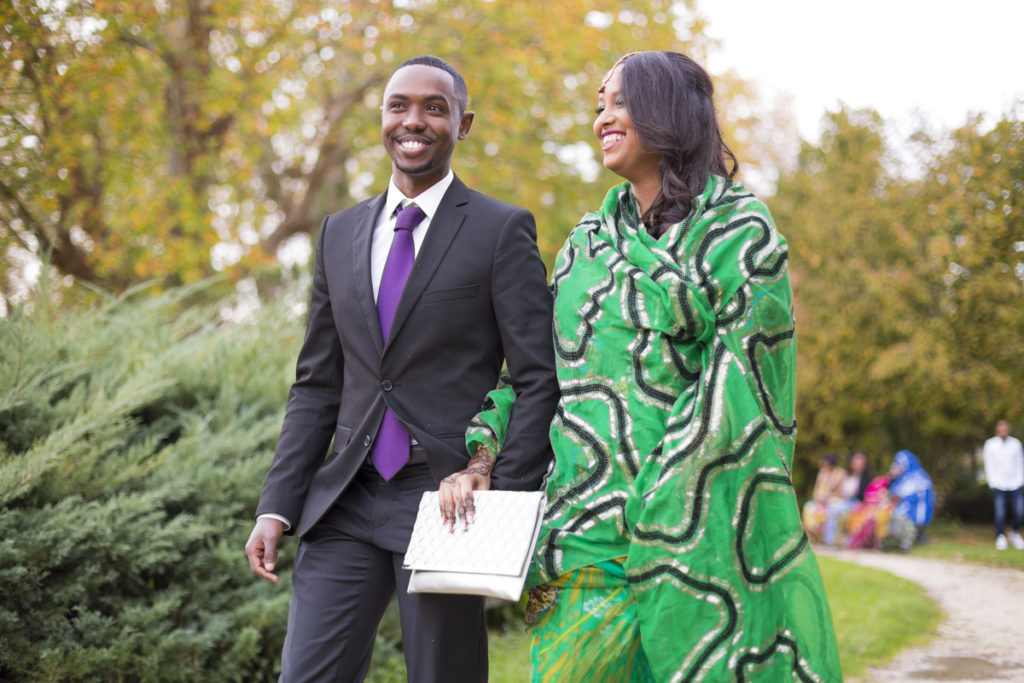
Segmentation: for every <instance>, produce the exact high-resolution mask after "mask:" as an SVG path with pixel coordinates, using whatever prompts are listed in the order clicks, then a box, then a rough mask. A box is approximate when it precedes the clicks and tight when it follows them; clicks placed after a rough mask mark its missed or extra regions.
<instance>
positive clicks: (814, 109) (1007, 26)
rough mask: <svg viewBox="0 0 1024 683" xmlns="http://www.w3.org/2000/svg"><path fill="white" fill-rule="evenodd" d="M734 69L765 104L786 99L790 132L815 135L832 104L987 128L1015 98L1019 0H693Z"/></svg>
mask: <svg viewBox="0 0 1024 683" xmlns="http://www.w3.org/2000/svg"><path fill="white" fill-rule="evenodd" d="M697 9H698V11H699V12H700V13H701V14H702V15H703V16H705V17H706V18H707V19H708V22H709V27H708V31H707V33H708V35H710V36H711V37H713V38H717V39H719V40H720V41H721V42H720V49H719V50H718V51H717V53H715V54H713V55H712V56H711V58H710V59H709V62H708V65H707V66H708V67H709V70H710V71H712V72H720V71H723V70H725V69H727V68H730V67H731V68H733V69H735V70H736V71H737V73H738V74H739V75H740V76H742V77H744V78H746V79H747V80H751V81H753V82H754V83H755V84H757V86H758V88H759V90H760V92H761V93H762V95H763V96H764V97H766V98H767V99H769V100H770V99H771V98H772V97H773V96H774V95H775V94H778V93H789V94H791V95H792V97H793V109H794V113H795V114H796V117H797V124H798V128H799V131H800V134H801V136H802V137H804V139H807V140H810V141H817V140H818V137H819V134H820V132H821V125H820V122H821V117H822V115H823V114H824V112H825V111H826V110H833V111H834V110H835V109H837V108H838V106H839V104H840V102H842V103H844V104H846V105H848V106H852V107H871V108H873V109H875V110H877V111H878V112H879V113H880V114H881V115H882V116H883V117H885V118H886V119H888V120H891V121H894V122H909V121H910V120H911V117H912V114H913V112H915V111H918V112H920V113H922V114H924V115H925V118H926V120H927V121H928V123H929V125H930V126H942V127H944V128H954V127H957V126H960V125H962V124H963V123H964V122H965V121H966V119H967V115H968V113H969V112H983V113H986V114H991V116H987V117H986V121H987V122H989V123H992V122H993V121H994V120H995V119H996V118H997V117H998V116H999V115H1001V114H1003V113H1005V112H1007V111H1008V110H1009V109H1010V106H1011V105H1012V104H1013V102H1014V101H1015V100H1017V99H1024V36H1022V31H1024V0H858V1H857V2H837V1H835V0H698V3H697Z"/></svg>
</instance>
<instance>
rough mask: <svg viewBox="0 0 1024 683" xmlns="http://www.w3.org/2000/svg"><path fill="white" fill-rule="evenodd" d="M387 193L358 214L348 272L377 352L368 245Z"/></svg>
mask: <svg viewBox="0 0 1024 683" xmlns="http://www.w3.org/2000/svg"><path fill="white" fill-rule="evenodd" d="M386 198H387V193H386V192H385V193H384V194H382V195H380V196H379V197H377V198H376V199H374V200H373V201H372V202H370V203H368V204H367V205H366V207H365V211H364V213H363V215H362V216H360V217H359V219H358V220H357V224H356V229H355V237H354V239H353V240H352V257H353V263H352V274H353V278H354V280H355V289H356V297H357V299H358V300H359V309H360V310H361V311H362V312H363V318H364V319H365V321H366V327H367V329H368V330H369V332H370V338H371V339H372V340H373V343H374V344H375V345H376V347H377V353H381V352H383V350H384V340H383V339H382V338H381V334H380V319H379V318H378V317H377V302H376V301H374V298H373V276H372V274H371V272H370V248H371V245H372V244H373V230H374V228H375V227H377V217H378V216H380V212H381V209H382V207H383V206H384V201H385V199H386Z"/></svg>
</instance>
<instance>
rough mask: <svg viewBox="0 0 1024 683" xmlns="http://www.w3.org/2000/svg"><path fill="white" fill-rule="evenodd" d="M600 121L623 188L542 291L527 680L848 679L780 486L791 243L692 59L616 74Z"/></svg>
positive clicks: (607, 83)
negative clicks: (548, 308) (551, 346)
mask: <svg viewBox="0 0 1024 683" xmlns="http://www.w3.org/2000/svg"><path fill="white" fill-rule="evenodd" d="M596 113H597V118H596V119H595V121H594V133H595V134H596V135H597V136H598V138H599V139H600V141H601V149H602V151H603V155H604V165H605V166H606V167H607V168H608V169H610V170H612V171H613V172H615V173H616V174H617V175H619V176H621V177H622V178H624V179H625V180H626V182H624V183H622V184H621V185H618V186H616V187H613V188H612V189H611V191H609V192H608V195H607V197H606V198H605V200H604V203H603V205H602V206H601V208H600V210H599V211H596V212H593V213H588V214H587V215H585V216H584V217H583V218H582V219H581V220H580V222H579V224H578V225H577V226H576V228H575V229H574V230H573V231H572V233H571V234H570V235H569V237H568V239H567V241H566V243H565V246H564V247H563V248H562V251H561V253H560V254H559V256H558V259H557V262H556V265H555V270H554V272H553V276H552V289H553V292H554V295H555V318H554V339H555V346H556V356H557V362H558V380H559V385H560V387H561V395H562V397H561V402H560V404H559V406H558V410H557V413H556V416H555V420H554V422H553V424H552V427H551V441H552V445H553V447H554V453H555V463H554V468H553V471H552V472H551V474H550V477H549V479H548V481H547V494H548V504H547V508H546V511H545V517H544V526H543V528H542V530H541V538H540V541H539V544H538V547H537V551H536V557H535V566H534V568H533V571H532V574H531V578H530V582H529V583H530V586H531V588H530V592H529V596H530V597H529V603H528V607H527V620H528V621H529V622H530V623H531V633H532V645H533V646H532V659H533V665H534V680H536V681H591V680H593V681H688V680H714V681H719V680H723V681H727V680H741V681H742V680H755V681H761V680H787V681H788V680H802V681H817V680H821V681H836V680H839V679H840V673H839V664H838V659H837V656H836V647H835V639H834V636H833V632H832V623H831V617H830V615H829V610H828V605H827V603H826V601H825V596H824V591H823V589H822V585H821V578H820V576H819V573H818V568H817V564H816V562H815V559H814V557H813V555H812V554H811V551H810V548H809V546H808V541H807V537H806V535H805V534H804V531H803V528H802V527H801V524H800V512H799V509H798V507H797V502H796V499H795V496H794V493H793V489H792V484H791V481H790V465H791V462H792V456H793V444H794V438H795V430H796V424H795V421H794V416H793V413H794V382H795V358H796V353H795V351H796V347H795V338H794V325H793V315H792V302H791V290H790V285H789V276H788V271H787V265H786V262H787V249H786V243H785V241H784V240H783V238H782V236H781V235H780V234H779V233H778V232H777V231H776V229H775V226H774V224H773V222H772V219H771V216H770V214H769V213H768V209H767V208H766V207H765V206H764V204H762V203H761V202H759V201H758V200H757V199H756V198H755V197H754V196H753V195H752V194H750V193H749V192H748V191H747V190H745V189H744V188H743V187H741V186H740V185H739V184H737V183H736V182H734V181H733V180H732V178H733V176H734V175H735V172H736V166H737V165H736V160H735V157H734V156H733V154H732V152H731V151H730V150H729V149H728V147H727V146H726V145H725V143H724V142H723V140H722V136H721V133H720V130H719V127H718V123H717V121H716V117H715V110H714V104H713V100H712V85H711V80H710V78H709V77H708V75H707V73H706V72H705V71H704V70H703V69H702V68H701V67H700V66H699V65H697V64H696V63H695V62H693V61H692V60H691V59H689V58H688V57H686V56H684V55H681V54H678V53H672V52H643V53H636V54H631V55H627V56H626V57H623V58H622V59H621V60H620V61H619V62H618V63H616V64H615V66H614V67H613V68H612V70H611V71H610V72H609V73H608V75H607V76H606V78H605V80H604V83H603V85H602V87H601V89H600V91H599V93H598V107H597V111H596ZM727 159H728V160H729V162H731V163H730V164H727V163H726V160H727ZM506 391H507V390H506ZM495 398H496V399H497V400H496V401H495V403H494V404H492V408H494V410H492V412H491V413H490V414H485V415H483V416H482V417H481V422H480V423H479V430H478V432H477V435H476V437H474V436H472V435H471V437H470V448H471V452H474V450H475V447H476V445H478V444H484V445H487V446H490V447H491V448H492V449H493V448H495V447H496V446H497V444H500V442H501V438H500V437H501V422H502V420H501V419H500V417H498V418H496V416H497V415H499V414H500V413H501V412H502V409H504V410H505V411H507V410H508V409H509V406H510V403H511V402H510V401H509V400H508V396H507V394H506V396H505V397H504V398H501V397H497V396H496V397H495ZM485 423H489V425H490V426H489V427H485ZM488 434H489V436H490V438H485V437H484V436H481V435H488ZM474 441H475V443H474ZM492 452H493V451H492ZM499 457H500V455H499Z"/></svg>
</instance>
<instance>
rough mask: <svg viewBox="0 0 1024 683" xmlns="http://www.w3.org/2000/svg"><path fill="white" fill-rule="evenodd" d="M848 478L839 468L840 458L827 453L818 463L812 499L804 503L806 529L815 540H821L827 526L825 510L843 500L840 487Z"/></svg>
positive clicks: (844, 471)
mask: <svg viewBox="0 0 1024 683" xmlns="http://www.w3.org/2000/svg"><path fill="white" fill-rule="evenodd" d="M845 478H846V470H844V469H843V468H842V467H840V466H839V456H838V455H836V454H835V453H826V454H825V455H823V456H821V460H820V461H819V462H818V477H817V478H816V479H815V480H814V492H813V493H812V494H811V499H810V500H809V501H807V502H806V503H804V513H803V521H804V529H806V531H807V535H808V536H810V537H811V538H812V539H813V540H820V539H821V537H822V532H823V531H824V526H825V510H826V509H827V508H828V506H829V504H830V503H837V502H839V501H841V500H842V498H841V497H840V494H839V487H840V486H842V484H843V479H845Z"/></svg>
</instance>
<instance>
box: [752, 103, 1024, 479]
mask: <svg viewBox="0 0 1024 683" xmlns="http://www.w3.org/2000/svg"><path fill="white" fill-rule="evenodd" d="M1022 143H1024V126H1022V124H1021V122H1020V118H1019V116H1015V115H1014V114H1012V113H1011V114H1010V115H1008V116H1007V117H1006V118H1004V119H1003V120H1001V121H999V122H998V123H996V125H995V126H994V127H993V128H992V130H990V131H989V132H983V131H982V129H981V121H980V120H977V119H976V120H973V121H970V122H969V123H968V124H967V125H965V126H964V127H963V128H961V129H959V130H958V131H955V132H953V133H952V134H948V135H943V136H941V137H938V138H933V137H929V136H928V135H926V134H925V133H924V132H919V133H918V134H917V135H915V141H914V144H916V146H917V149H918V153H919V156H920V158H921V159H922V160H923V168H922V171H921V172H919V173H917V174H915V173H912V172H909V171H907V170H906V169H905V168H904V167H903V166H901V165H900V163H899V160H898V159H897V158H895V156H894V155H893V153H892V152H891V151H890V149H889V148H888V146H887V143H886V140H885V137H884V126H883V122H882V121H881V119H880V118H879V117H878V115H877V114H875V113H874V112H870V111H855V112H850V111H847V110H840V111H839V112H837V113H835V114H831V115H830V116H829V117H828V120H827V126H826V130H825V132H824V134H823V136H822V142H821V145H820V146H818V147H814V146H811V145H807V144H805V145H804V147H803V150H802V152H801V156H800V161H799V166H798V168H797V169H796V170H794V171H793V172H791V173H788V174H784V176H783V178H782V179H781V180H780V183H779V189H778V195H777V197H776V199H775V201H774V202H773V204H772V206H773V209H774V211H775V215H776V218H777V220H778V222H779V225H780V226H781V229H782V231H783V233H784V234H785V235H786V236H787V238H788V239H789V240H790V245H791V250H792V269H793V274H794V278H793V279H794V291H795V300H796V310H797V318H798V327H799V340H800V341H799V349H800V350H799V362H800V365H799V374H798V387H799V393H798V395H799V404H798V406H799V410H798V419H799V424H800V430H799V437H798V439H799V441H798V458H799V459H801V460H802V461H803V462H804V464H805V466H806V465H807V464H809V461H810V460H811V459H812V458H814V457H816V456H817V455H818V454H819V453H820V452H821V451H823V450H840V449H850V448H854V447H861V448H866V449H869V451H870V452H873V453H874V454H875V456H876V464H882V463H883V462H885V463H887V462H888V458H889V456H890V455H891V454H892V453H893V452H895V450H897V449H899V448H909V449H910V450H913V451H915V452H916V453H918V455H920V456H921V458H922V462H923V463H924V464H925V466H926V468H928V469H929V470H930V471H931V472H932V474H933V476H935V477H936V478H937V479H938V480H939V484H940V488H943V487H946V488H948V486H949V485H950V483H951V481H950V478H951V477H952V475H953V472H954V469H955V468H954V467H953V465H954V464H955V463H956V462H957V461H959V460H960V459H962V457H963V455H964V454H965V453H969V452H971V450H972V448H973V447H975V446H976V445H977V444H978V443H980V441H981V440H982V439H984V437H985V436H986V435H987V434H988V432H989V430H990V429H991V426H992V424H993V423H994V421H995V420H996V419H997V418H999V417H1009V418H1010V419H1020V418H1022V417H1024V413H1022V412H1021V408H1020V405H1021V404H1020V401H1019V399H1017V398H1015V397H1014V394H1013V387H1019V386H1021V382H1022V381H1024V371H1022V367H1021V364H1020V363H1019V360H1018V359H1019V358H1020V355H1021V353H1022V352H1024V342H1022V339H1024V315H1022V313H1024V286H1022V282H1024V263H1022V261H1024V258H1022V256H1021V253H1022V252H1024V243H1022V242H1021V237H1022V236H1024V223H1022V220H1021V191H1022V190H1024V180H1022V178H1024V174H1022V170H1024V156H1022V151H1021V150H1022V149H1024V144H1022ZM908 144H909V143H908ZM805 469H807V468H806V467H805Z"/></svg>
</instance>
